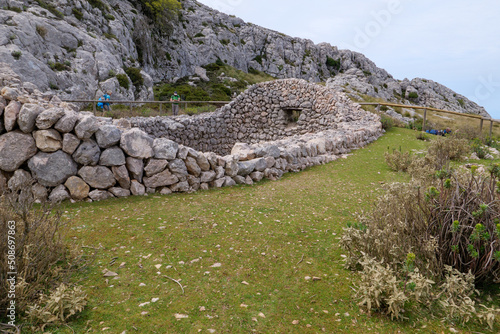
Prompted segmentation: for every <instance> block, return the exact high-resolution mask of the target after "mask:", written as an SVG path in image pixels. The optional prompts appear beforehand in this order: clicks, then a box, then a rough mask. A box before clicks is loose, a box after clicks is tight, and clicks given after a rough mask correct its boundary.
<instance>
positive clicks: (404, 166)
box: [384, 150, 413, 172]
mask: <svg viewBox="0 0 500 334" xmlns="http://www.w3.org/2000/svg"><path fill="white" fill-rule="evenodd" d="M384 157H385V162H386V163H387V165H388V166H389V168H390V169H392V170H393V171H395V172H406V171H407V170H408V167H410V165H411V163H412V161H413V156H412V155H411V153H410V152H401V151H398V150H393V151H392V153H389V152H385V154H384Z"/></svg>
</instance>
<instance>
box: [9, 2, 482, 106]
mask: <svg viewBox="0 0 500 334" xmlns="http://www.w3.org/2000/svg"><path fill="white" fill-rule="evenodd" d="M181 4H182V8H183V9H182V10H181V11H180V12H179V13H171V14H172V15H169V17H176V18H175V19H173V20H172V19H170V20H168V21H165V22H163V24H162V25H158V24H157V23H158V22H156V23H153V21H152V20H151V19H150V18H149V17H148V16H147V15H145V14H143V12H144V11H143V10H142V9H141V3H140V2H139V1H138V0H130V1H120V0H92V1H90V2H87V1H83V0H57V1H55V0H46V1H45V2H43V0H37V1H34V0H0V8H4V9H0V57H1V59H2V61H3V62H5V63H7V64H8V66H9V67H11V68H12V69H13V70H14V71H15V72H16V73H18V74H19V75H20V76H21V77H22V79H23V80H25V81H29V82H32V83H33V84H34V85H35V86H37V87H38V88H39V89H40V90H42V91H45V90H50V89H52V90H57V93H58V95H59V96H60V97H62V98H93V97H95V95H96V94H99V93H100V92H101V91H104V90H108V89H109V90H112V91H113V92H116V94H115V95H114V98H125V99H132V98H135V99H152V98H153V91H152V86H153V82H160V81H175V80H176V78H181V77H185V76H192V75H195V74H196V73H198V75H201V76H203V70H201V69H200V66H203V65H207V64H210V63H214V62H216V61H217V60H218V59H220V60H221V61H223V62H224V63H226V64H227V65H230V66H232V67H234V68H237V69H240V70H243V71H249V70H251V69H256V70H259V71H263V72H265V73H267V74H270V75H272V76H274V77H276V78H292V77H293V78H302V79H306V80H309V81H312V82H319V81H326V80H328V79H329V78H332V77H333V79H332V80H330V81H329V85H330V86H333V87H337V88H338V89H339V90H346V91H348V92H350V93H352V94H355V95H358V96H360V97H362V96H361V94H367V95H372V96H378V97H382V98H384V99H386V100H390V101H403V102H405V103H420V104H425V105H428V106H433V107H445V106H446V108H448V109H452V110H456V111H460V112H470V113H476V114H482V115H485V116H487V113H486V111H485V110H484V108H482V107H480V106H478V105H476V104H475V103H473V102H471V101H469V100H467V99H466V98H465V97H463V96H460V95H458V94H456V93H454V92H451V91H450V90H448V89H447V88H445V87H444V86H441V85H438V84H436V83H433V82H431V81H427V82H426V81H425V80H417V81H415V80H414V81H412V82H409V81H407V80H405V81H402V82H399V81H397V80H395V79H394V78H393V77H392V76H391V75H390V74H389V73H387V72H386V71H385V70H383V69H380V68H378V67H377V66H376V65H375V64H374V63H373V62H372V61H370V60H369V59H368V58H366V57H365V56H364V55H362V54H360V53H356V52H352V51H349V50H338V49H337V47H335V46H331V45H330V44H327V43H321V44H314V43H313V42H312V41H310V40H304V39H300V38H293V37H290V36H286V35H284V34H282V33H279V32H276V31H273V30H269V29H265V28H262V27H259V26H256V25H254V24H251V23H246V22H244V21H243V20H241V19H239V18H237V17H233V16H229V15H226V14H224V13H220V12H218V11H216V10H213V9H211V8H209V7H207V6H205V5H202V4H200V3H199V2H197V1H194V0H182V1H181ZM160 27H161V28H160ZM361 74H362V75H361ZM347 83H349V85H347ZM127 86H128V87H127ZM347 86H350V87H351V88H352V87H357V88H356V90H352V89H350V88H346V87H347ZM358 86H359V87H358ZM413 90H416V91H417V94H418V97H419V98H418V99H415V98H413V100H411V99H410V100H408V99H409V96H408V97H406V96H405V95H406V94H410V93H411V92H412V91H413ZM443 92H444V93H443ZM412 96H414V94H412ZM405 97H406V98H405Z"/></svg>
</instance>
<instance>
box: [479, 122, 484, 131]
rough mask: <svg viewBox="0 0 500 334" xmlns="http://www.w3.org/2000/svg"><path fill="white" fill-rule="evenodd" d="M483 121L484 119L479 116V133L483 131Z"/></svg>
mask: <svg viewBox="0 0 500 334" xmlns="http://www.w3.org/2000/svg"><path fill="white" fill-rule="evenodd" d="M483 122H484V119H483V118H481V124H480V125H479V133H481V134H482V133H483Z"/></svg>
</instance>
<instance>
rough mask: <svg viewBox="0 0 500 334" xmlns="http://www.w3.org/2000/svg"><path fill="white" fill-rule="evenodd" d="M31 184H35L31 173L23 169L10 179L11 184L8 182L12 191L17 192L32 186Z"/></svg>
mask: <svg viewBox="0 0 500 334" xmlns="http://www.w3.org/2000/svg"><path fill="white" fill-rule="evenodd" d="M31 183H33V179H32V178H31V175H30V173H28V172H27V171H25V170H23V169H18V170H16V171H15V172H14V175H12V177H11V178H10V179H9V182H7V186H8V187H9V189H10V190H11V191H14V192H17V191H19V190H21V189H22V188H25V187H29V186H31Z"/></svg>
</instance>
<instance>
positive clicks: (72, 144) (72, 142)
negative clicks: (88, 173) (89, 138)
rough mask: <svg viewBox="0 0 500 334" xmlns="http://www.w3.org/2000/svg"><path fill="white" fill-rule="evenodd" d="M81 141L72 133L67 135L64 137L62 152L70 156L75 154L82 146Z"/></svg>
mask: <svg viewBox="0 0 500 334" xmlns="http://www.w3.org/2000/svg"><path fill="white" fill-rule="evenodd" d="M80 142H81V140H80V139H78V137H77V136H75V135H73V134H71V133H65V134H64V136H63V143H62V150H63V151H64V152H66V153H68V154H73V153H74V152H75V150H76V148H77V147H78V146H79V145H80Z"/></svg>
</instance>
